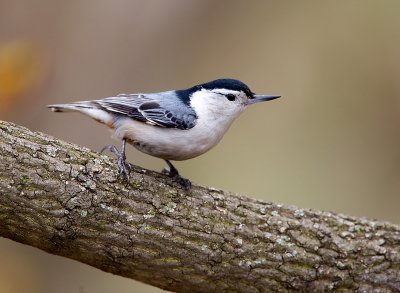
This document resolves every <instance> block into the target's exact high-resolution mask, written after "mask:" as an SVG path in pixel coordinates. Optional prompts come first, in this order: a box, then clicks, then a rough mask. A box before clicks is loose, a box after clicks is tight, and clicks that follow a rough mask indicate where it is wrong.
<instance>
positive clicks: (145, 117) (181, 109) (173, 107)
mask: <svg viewBox="0 0 400 293" xmlns="http://www.w3.org/2000/svg"><path fill="white" fill-rule="evenodd" d="M95 102H96V104H98V105H99V106H100V107H101V108H102V109H104V110H106V111H109V112H113V113H115V114H119V115H122V116H127V117H129V118H132V119H135V120H137V121H141V122H145V123H147V124H151V125H155V126H159V127H167V128H178V129H190V128H192V127H194V125H195V124H196V120H197V116H196V113H195V112H194V111H193V110H192V109H191V108H189V107H187V106H186V105H184V104H183V103H182V105H180V104H179V101H178V102H177V101H175V102H170V101H168V99H166V97H165V96H163V95H157V94H148V95H146V94H121V95H118V96H117V97H110V98H105V99H103V100H97V101H95Z"/></svg>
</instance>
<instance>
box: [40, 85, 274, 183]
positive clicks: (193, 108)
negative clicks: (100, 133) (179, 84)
mask: <svg viewBox="0 0 400 293" xmlns="http://www.w3.org/2000/svg"><path fill="white" fill-rule="evenodd" d="M279 97H280V96H266V95H256V94H254V93H253V92H252V91H251V90H250V89H249V87H248V86H247V85H245V84H244V83H243V82H241V81H239V80H235V79H217V80H213V81H210V82H207V83H203V84H199V85H196V86H193V87H191V88H189V89H185V90H173V91H166V92H160V93H150V94H120V95H117V96H115V97H109V98H105V99H102V100H92V101H82V102H75V103H70V104H57V105H49V106H48V107H49V108H50V109H52V110H53V111H55V112H69V111H77V112H81V113H83V114H86V115H88V116H90V117H92V118H93V119H95V120H97V121H99V122H101V123H104V124H106V125H107V126H108V127H110V128H111V129H113V130H114V131H115V134H116V137H117V138H119V139H121V141H122V145H121V148H120V150H119V151H118V150H117V149H116V148H115V146H113V145H109V146H106V147H105V148H103V150H105V149H108V150H110V151H111V152H113V153H114V154H116V155H117V157H118V167H119V171H120V174H122V175H123V176H124V177H125V178H126V179H129V170H128V165H127V164H126V162H125V159H126V157H125V144H126V142H128V143H129V144H131V145H133V146H134V147H135V148H137V149H138V150H139V151H142V152H144V153H146V154H149V155H151V156H154V157H158V158H161V159H164V160H165V161H166V163H167V164H168V166H169V171H168V173H169V176H171V177H172V178H174V179H175V180H176V181H177V182H179V183H180V184H181V185H182V186H184V187H186V188H190V186H191V183H190V181H189V180H187V179H185V178H182V177H181V176H180V175H179V172H178V170H177V169H176V168H175V167H174V166H173V165H172V164H171V162H170V160H175V161H181V160H187V159H191V158H194V157H197V156H199V155H201V154H204V153H205V152H207V151H208V150H210V149H211V148H213V147H214V146H215V145H216V144H217V143H218V142H219V141H220V140H221V138H222V137H223V135H224V134H225V132H226V131H227V130H228V128H229V126H230V125H231V124H232V122H233V121H234V120H235V119H236V118H237V117H239V115H240V114H241V113H242V112H243V111H244V110H245V109H246V108H247V107H248V106H249V105H252V104H255V103H258V102H263V101H270V100H273V99H276V98H279Z"/></svg>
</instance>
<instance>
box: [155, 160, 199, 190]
mask: <svg viewBox="0 0 400 293" xmlns="http://www.w3.org/2000/svg"><path fill="white" fill-rule="evenodd" d="M166 162H167V164H168V166H169V170H168V169H166V168H164V169H162V171H161V173H163V174H166V175H168V176H169V177H171V178H172V180H173V181H175V182H176V183H178V184H179V185H180V186H182V187H183V188H185V189H187V190H189V189H191V188H192V182H190V180H189V179H186V178H183V177H182V176H181V175H180V174H179V172H178V170H177V169H176V168H175V167H174V166H173V165H172V164H171V162H170V161H167V160H166Z"/></svg>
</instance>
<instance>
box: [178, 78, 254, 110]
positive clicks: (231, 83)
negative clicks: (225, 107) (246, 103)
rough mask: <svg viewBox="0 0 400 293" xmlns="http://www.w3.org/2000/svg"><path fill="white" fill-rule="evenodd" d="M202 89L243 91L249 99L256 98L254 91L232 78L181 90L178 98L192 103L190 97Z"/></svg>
mask: <svg viewBox="0 0 400 293" xmlns="http://www.w3.org/2000/svg"><path fill="white" fill-rule="evenodd" d="M201 89H207V90H213V89H228V90H234V91H242V92H244V93H245V94H246V95H247V96H248V97H249V99H252V98H254V94H253V93H252V91H251V90H250V89H249V87H248V86H247V85H246V84H244V83H243V82H241V81H240V80H237V79H232V78H221V79H216V80H213V81H209V82H206V83H202V84H199V85H195V86H194V87H191V88H188V89H185V90H179V91H177V94H178V97H179V98H180V99H181V100H182V101H183V102H184V103H186V104H189V103H190V96H191V94H193V93H194V92H196V91H198V90H201Z"/></svg>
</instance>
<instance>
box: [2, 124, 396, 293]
mask: <svg viewBox="0 0 400 293" xmlns="http://www.w3.org/2000/svg"><path fill="white" fill-rule="evenodd" d="M131 177H132V179H131V182H130V183H126V182H123V181H122V180H121V179H119V178H118V174H117V170H116V161H115V160H114V159H112V158H109V157H107V156H104V155H100V154H98V153H94V152H92V151H90V150H88V149H86V148H82V147H79V146H76V145H72V144H69V143H66V142H63V141H60V140H57V139H55V138H52V137H50V136H47V135H44V134H42V133H38V132H31V131H29V130H28V129H26V128H23V127H20V126H17V125H14V124H11V123H8V122H1V121H0V236H2V237H7V238H10V239H13V240H15V241H18V242H21V243H25V244H28V245H31V246H34V247H37V248H40V249H42V250H45V251H47V252H49V253H53V254H57V255H62V256H65V257H68V258H72V259H75V260H78V261H81V262H83V263H87V264H89V265H91V266H94V267H97V268H99V269H101V270H103V271H106V272H110V273H113V274H117V275H121V276H125V277H128V278H132V279H135V280H139V281H142V282H145V283H148V284H152V285H154V286H157V287H160V288H164V289H167V290H173V291H178V292H189V291H191V292H210V291H216V292H221V291H229V292H265V291H267V292H288V291H295V290H297V291H305V292H323V291H331V290H339V291H355V290H356V291H357V292H371V291H374V292H399V291H400V281H399V280H400V247H399V244H400V228H399V227H398V226H396V225H393V224H389V223H384V222H377V221H370V220H367V219H363V218H361V219H359V218H354V217H349V216H345V215H338V214H334V213H330V212H320V211H312V210H304V209H299V208H296V207H292V206H282V205H276V204H273V203H266V202H262V201H259V200H255V199H251V198H248V197H244V196H240V195H236V194H232V193H228V192H224V191H221V190H216V189H211V188H204V187H200V186H194V187H193V189H192V190H191V191H185V190H183V189H181V188H179V186H176V185H175V184H174V183H172V182H171V181H170V179H169V178H168V177H165V176H164V175H162V174H159V173H156V172H152V171H148V170H144V169H141V168H138V167H133V170H132V172H131Z"/></svg>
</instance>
